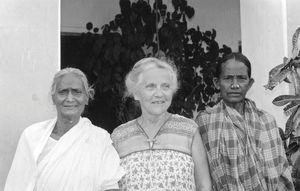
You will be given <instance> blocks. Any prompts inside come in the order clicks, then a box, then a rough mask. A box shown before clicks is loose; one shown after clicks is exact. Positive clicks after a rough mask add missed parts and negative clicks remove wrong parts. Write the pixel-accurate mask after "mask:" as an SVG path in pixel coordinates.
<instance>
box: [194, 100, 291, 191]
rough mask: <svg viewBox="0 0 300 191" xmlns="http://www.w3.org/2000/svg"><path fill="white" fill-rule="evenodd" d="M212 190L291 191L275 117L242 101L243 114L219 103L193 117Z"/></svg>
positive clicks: (289, 177)
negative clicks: (208, 169)
mask: <svg viewBox="0 0 300 191" xmlns="http://www.w3.org/2000/svg"><path fill="white" fill-rule="evenodd" d="M196 122H197V124H198V125H199V128H200V133H201V136H202V140H203V143H204V145H205V148H206V150H207V153H208V161H209V165H210V171H211V176H212V182H213V187H214V190H222V191H223V190H224V191H232V190H238V191H250V190H251V191H254V190H255V191H256V190H257V191H264V190H271V191H276V190H278V191H284V190H294V187H293V184H292V179H291V174H290V169H289V165H288V162H287V160H286V156H285V151H284V148H283V145H282V141H281V138H280V135H279V131H278V128H277V126H276V122H275V120H274V118H273V117H272V116H271V115H269V114H267V113H266V112H264V111H262V110H259V109H257V108H256V106H255V103H254V102H253V101H250V100H248V99H246V100H245V114H244V116H241V115H240V114H239V113H238V112H237V111H236V110H235V109H233V108H231V107H229V106H226V104H225V103H224V102H223V101H222V100H221V101H220V102H219V103H218V104H217V105H216V106H214V107H213V108H210V109H206V111H204V112H202V113H199V115H198V116H197V118H196Z"/></svg>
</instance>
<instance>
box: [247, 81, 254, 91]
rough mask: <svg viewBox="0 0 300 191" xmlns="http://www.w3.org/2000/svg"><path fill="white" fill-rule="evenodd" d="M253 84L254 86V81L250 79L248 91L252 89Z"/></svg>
mask: <svg viewBox="0 0 300 191" xmlns="http://www.w3.org/2000/svg"><path fill="white" fill-rule="evenodd" d="M253 84H254V79H253V78H250V80H249V85H248V90H249V89H250V88H251V87H252V85H253Z"/></svg>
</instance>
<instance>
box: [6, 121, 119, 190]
mask: <svg viewBox="0 0 300 191" xmlns="http://www.w3.org/2000/svg"><path fill="white" fill-rule="evenodd" d="M55 123H56V119H52V120H48V121H44V122H41V123H37V124H34V125H32V126H30V127H28V128H27V129H25V131H24V132H23V134H22V136H21V138H20V141H19V144H18V147H17V150H16V154H15V158H14V160H13V163H12V166H11V169H10V172H9V174H8V177H7V180H6V185H5V189H4V191H21V190H24V191H33V190H37V191H54V190H55V191H71V190H72V191H102V190H107V189H117V188H118V184H117V182H118V181H119V179H120V178H121V177H122V176H123V174H124V172H123V170H122V168H121V167H120V166H119V162H120V159H119V156H118V154H117V152H116V150H115V149H114V147H113V146H112V141H111V139H110V136H109V134H108V133H107V132H106V131H105V130H103V129H101V128H99V127H96V126H94V125H92V123H91V122H90V121H89V120H88V119H87V118H81V119H80V120H79V122H78V124H76V125H75V126H74V127H72V128H71V129H70V130H69V131H68V132H67V133H66V134H64V135H63V136H62V137H61V138H60V140H59V141H57V142H56V145H55V146H54V147H53V148H52V149H51V151H50V152H49V153H48V154H47V155H46V156H44V157H43V158H42V159H41V161H39V163H37V160H38V159H39V156H40V154H41V153H42V151H43V149H44V147H45V145H46V143H47V141H48V139H49V137H50V134H51V132H52V130H53V128H54V125H55Z"/></svg>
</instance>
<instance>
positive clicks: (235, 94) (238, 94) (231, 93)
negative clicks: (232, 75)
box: [227, 92, 241, 96]
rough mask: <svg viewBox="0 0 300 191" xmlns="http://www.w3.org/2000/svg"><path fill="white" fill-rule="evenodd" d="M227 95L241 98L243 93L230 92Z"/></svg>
mask: <svg viewBox="0 0 300 191" xmlns="http://www.w3.org/2000/svg"><path fill="white" fill-rule="evenodd" d="M227 95H230V96H240V95H241V93H238V92H230V93H227Z"/></svg>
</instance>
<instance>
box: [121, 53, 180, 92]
mask: <svg viewBox="0 0 300 191" xmlns="http://www.w3.org/2000/svg"><path fill="white" fill-rule="evenodd" d="M151 68H161V69H166V70H168V71H169V72H170V76H171V80H172V84H171V88H172V90H173V93H175V92H176V91H177V89H178V74H177V68H176V66H175V65H174V64H173V63H172V62H170V61H166V60H165V59H158V58H154V57H148V58H143V59H141V60H139V61H138V62H137V63H135V65H134V66H133V68H132V69H131V71H130V72H129V73H128V74H127V76H126V78H125V85H126V88H127V92H126V93H125V97H131V96H133V95H134V94H135V93H136V92H137V91H138V85H139V83H140V82H141V81H140V76H141V75H142V74H143V73H144V72H145V71H146V70H149V69H151Z"/></svg>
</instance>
